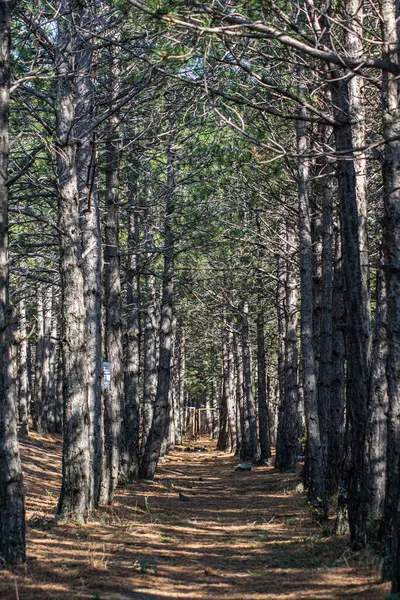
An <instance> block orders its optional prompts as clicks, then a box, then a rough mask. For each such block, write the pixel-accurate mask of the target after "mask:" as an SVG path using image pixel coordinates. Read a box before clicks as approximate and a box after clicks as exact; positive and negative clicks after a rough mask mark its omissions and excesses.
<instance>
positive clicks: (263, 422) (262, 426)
mask: <svg viewBox="0 0 400 600" xmlns="http://www.w3.org/2000/svg"><path fill="white" fill-rule="evenodd" d="M258 283H259V287H260V288H261V283H262V281H261V276H259V282H258ZM257 304H258V313H257V402H258V430H259V434H258V436H259V440H260V462H261V463H263V462H265V460H266V459H267V458H269V457H270V456H271V446H270V439H269V415H268V400H269V396H268V394H267V365H266V360H265V337H264V336H265V331H264V310H263V309H264V306H263V300H262V296H261V291H260V292H259V294H258V302H257Z"/></svg>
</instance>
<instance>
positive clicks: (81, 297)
mask: <svg viewBox="0 0 400 600" xmlns="http://www.w3.org/2000/svg"><path fill="white" fill-rule="evenodd" d="M60 10H61V14H60V17H59V20H58V49H57V59H56V75H57V102H56V107H57V108H56V128H57V148H56V157H57V175H58V182H57V187H58V199H59V204H58V206H59V231H60V247H61V248H60V249H61V262H60V271H61V286H62V294H61V302H62V320H63V324H62V340H63V343H62V352H63V398H64V444H63V464H62V486H61V494H60V499H59V503H58V514H59V516H60V517H61V518H64V519H68V520H76V521H78V522H84V521H86V519H87V517H88V514H89V510H90V498H89V491H90V477H91V472H90V441H89V428H88V421H89V414H88V404H87V393H86V384H87V380H86V367H87V365H86V351H85V347H86V309H85V286H84V280H83V272H82V267H81V265H82V249H81V240H80V235H81V229H80V222H79V221H80V211H79V208H80V207H79V191H78V179H77V173H76V143H75V142H74V141H73V138H72V132H73V127H74V123H75V101H76V98H75V82H74V79H73V78H72V77H71V73H73V71H74V65H73V60H74V44H75V36H76V33H75V31H74V15H73V5H72V2H71V0H62V2H61V7H60Z"/></svg>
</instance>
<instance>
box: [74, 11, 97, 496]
mask: <svg viewBox="0 0 400 600" xmlns="http://www.w3.org/2000/svg"><path fill="white" fill-rule="evenodd" d="M76 9H77V10H76V13H75V25H76V26H77V33H76V42H75V47H76V50H75V70H76V79H75V85H76V120H75V127H74V133H75V135H76V137H77V139H78V140H79V141H78V144H77V153H76V167H77V182H78V193H79V210H80V229H81V236H82V237H81V239H82V242H81V244H82V259H81V261H82V262H81V268H82V274H83V280H84V300H85V311H86V314H85V327H86V333H85V335H86V342H85V361H86V367H85V368H86V375H85V391H86V395H87V400H86V403H87V406H88V428H89V438H90V446H89V451H90V463H91V470H90V484H89V485H90V489H89V502H90V505H91V507H96V506H97V505H98V503H99V496H100V480H101V460H102V448H103V439H102V424H101V417H102V371H103V364H102V363H103V361H102V314H101V311H102V276H103V274H102V270H103V263H102V260H103V258H102V242H101V226H100V199H99V194H98V190H97V180H96V170H97V164H96V163H97V156H96V147H95V139H94V133H93V131H91V126H92V123H93V119H94V116H95V87H94V75H93V71H94V66H93V49H92V44H93V38H92V33H91V32H92V31H93V28H94V19H95V14H94V13H95V6H94V3H93V2H92V1H85V2H84V1H83V0H77V4H76Z"/></svg>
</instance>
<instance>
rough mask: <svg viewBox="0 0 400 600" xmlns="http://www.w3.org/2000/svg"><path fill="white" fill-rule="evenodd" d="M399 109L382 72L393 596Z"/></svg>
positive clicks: (386, 4) (390, 29)
mask: <svg viewBox="0 0 400 600" xmlns="http://www.w3.org/2000/svg"><path fill="white" fill-rule="evenodd" d="M380 14H381V28H382V39H383V58H384V60H391V61H392V62H395V63H396V62H398V54H397V52H398V44H399V40H398V32H397V23H396V16H397V15H396V13H395V4H394V2H393V1H392V0H381V2H380ZM399 132H400V110H399V90H398V78H397V77H396V76H395V75H393V74H391V73H385V74H384V80H383V136H384V138H385V140H386V145H385V155H384V163H383V196H384V206H385V217H384V220H383V240H384V256H385V273H386V290H387V332H388V364H387V376H388V392H389V411H388V423H387V426H388V431H387V440H388V444H387V483H386V499H385V512H384V523H385V527H384V543H385V562H384V576H385V577H387V578H390V579H391V581H392V592H393V594H397V593H399V592H400V502H399V498H400V141H399Z"/></svg>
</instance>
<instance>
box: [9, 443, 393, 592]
mask: <svg viewBox="0 0 400 600" xmlns="http://www.w3.org/2000/svg"><path fill="white" fill-rule="evenodd" d="M202 443H204V444H206V442H205V441H203V442H202ZM207 449H208V452H206V453H202V454H200V453H199V454H194V453H185V452H183V451H182V450H179V449H178V450H176V451H175V452H173V453H172V454H171V455H170V456H168V457H166V459H165V460H164V461H163V462H162V463H161V464H160V466H159V469H158V471H157V474H156V477H155V479H154V481H152V482H138V483H134V484H132V485H127V486H125V487H123V488H122V489H120V490H119V491H118V493H117V495H116V498H115V502H114V504H113V505H112V506H105V507H101V508H100V509H99V510H98V511H96V513H95V514H93V516H92V518H91V520H90V522H89V523H87V524H86V525H78V524H66V523H64V522H57V521H56V520H55V519H54V513H55V510H56V506H57V499H58V493H59V488H60V484H61V440H60V438H59V437H58V436H52V435H46V436H38V435H36V434H32V436H31V437H30V438H29V439H27V440H24V441H23V444H22V456H23V464H24V470H25V482H26V487H27V523H28V547H27V554H28V560H27V562H26V564H25V565H23V566H21V567H15V568H13V569H12V570H11V569H4V570H2V571H0V598H2V600H3V599H4V600H15V599H16V598H18V599H19V600H33V599H35V600H36V599H38V598H40V599H41V600H42V599H43V600H71V598H74V599H82V600H84V599H91V600H93V599H98V600H127V599H138V600H160V599H162V598H169V599H173V598H176V599H178V598H179V599H182V600H205V599H213V600H214V599H215V600H219V599H221V600H222V598H224V599H225V600H226V599H227V598H228V599H229V600H244V599H246V600H247V599H249V600H261V599H263V600H272V599H274V598H280V597H282V598H283V597H285V598H290V599H293V600H294V599H296V600H306V599H311V598H313V599H317V600H318V599H321V600H323V599H324V600H326V599H327V598H333V599H338V600H339V599H341V598H344V599H351V598H363V599H366V600H383V598H384V597H385V595H386V592H387V587H386V586H385V585H382V584H380V583H379V582H378V579H377V576H376V572H375V571H374V570H373V569H372V568H370V567H366V566H359V565H357V564H356V562H357V560H358V559H357V558H356V557H354V556H353V557H350V555H349V552H348V550H347V540H345V539H343V538H339V537H333V536H327V535H326V532H324V531H322V528H321V527H320V526H318V525H314V524H313V523H312V522H311V513H310V510H309V508H308V506H307V502H306V499H305V498H304V497H303V495H300V494H297V493H296V491H295V488H296V485H297V484H298V482H299V475H298V474H291V475H287V474H280V473H277V472H275V471H274V470H273V469H272V468H271V467H266V466H265V467H264V466H262V467H255V468H254V469H253V470H252V471H251V472H248V473H241V472H238V471H235V466H236V465H237V463H238V461H237V459H236V458H234V457H231V456H227V455H226V454H224V453H220V452H214V451H213V450H212V444H211V443H208V444H207ZM179 492H181V493H182V494H184V496H185V497H186V498H187V500H186V501H181V500H180V497H179ZM359 562H362V561H359Z"/></svg>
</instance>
